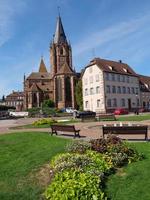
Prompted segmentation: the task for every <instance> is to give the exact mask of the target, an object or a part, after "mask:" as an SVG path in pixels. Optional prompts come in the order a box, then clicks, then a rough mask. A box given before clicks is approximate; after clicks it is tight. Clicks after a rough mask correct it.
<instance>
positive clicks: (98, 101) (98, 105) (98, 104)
mask: <svg viewBox="0 0 150 200" xmlns="http://www.w3.org/2000/svg"><path fill="white" fill-rule="evenodd" d="M99 107H100V99H97V108H99Z"/></svg>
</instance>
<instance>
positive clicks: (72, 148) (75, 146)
mask: <svg viewBox="0 0 150 200" xmlns="http://www.w3.org/2000/svg"><path fill="white" fill-rule="evenodd" d="M66 149H67V151H69V152H72V153H85V152H86V151H87V150H89V149H91V144H90V143H89V142H86V141H74V142H72V143H70V144H68V146H67V148H66Z"/></svg>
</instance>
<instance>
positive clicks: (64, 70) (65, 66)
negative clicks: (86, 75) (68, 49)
mask: <svg viewBox="0 0 150 200" xmlns="http://www.w3.org/2000/svg"><path fill="white" fill-rule="evenodd" d="M72 73H74V71H73V70H72V68H70V67H69V65H68V64H67V63H64V64H63V66H62V67H61V68H60V70H59V71H58V72H57V74H72Z"/></svg>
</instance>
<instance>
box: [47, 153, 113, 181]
mask: <svg viewBox="0 0 150 200" xmlns="http://www.w3.org/2000/svg"><path fill="white" fill-rule="evenodd" d="M51 167H52V168H53V170H54V172H55V173H61V172H62V171H64V170H69V169H78V170H79V171H81V172H88V173H90V174H96V175H98V176H100V177H102V176H103V175H104V173H105V172H108V171H109V169H110V168H111V167H112V163H111V162H108V163H107V160H106V159H105V157H103V155H102V154H100V153H97V152H94V151H90V150H88V151H87V152H86V153H85V154H77V153H73V154H72V153H65V154H60V155H57V156H56V157H55V158H54V159H53V160H52V161H51Z"/></svg>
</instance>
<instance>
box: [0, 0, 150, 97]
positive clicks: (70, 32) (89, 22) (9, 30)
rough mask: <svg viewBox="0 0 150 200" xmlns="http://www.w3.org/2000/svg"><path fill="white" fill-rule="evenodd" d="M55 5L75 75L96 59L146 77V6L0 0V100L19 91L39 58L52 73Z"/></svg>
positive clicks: (90, 0) (115, 0)
mask: <svg viewBox="0 0 150 200" xmlns="http://www.w3.org/2000/svg"><path fill="white" fill-rule="evenodd" d="M58 5H59V6H60V7H61V8H60V13H61V17H62V22H63V25H64V29H65V33H66V36H67V38H68V40H70V42H71V45H72V52H73V65H74V66H75V68H76V70H77V71H80V70H81V69H82V68H83V67H85V66H86V64H88V62H89V61H90V60H91V59H92V58H93V57H100V58H106V59H110V60H122V61H123V62H125V63H127V64H129V65H130V66H131V67H132V68H133V69H134V70H135V71H136V72H137V73H141V74H144V75H149V76H150V67H149V61H150V12H149V11H150V1H149V0H143V1H141V0H132V1H131V0H125V1H122V0H43V1H41V0H0V70H1V73H0V97H1V96H2V95H3V94H4V95H7V94H8V93H9V92H11V91H12V90H22V88H23V84H22V82H23V74H24V73H25V74H26V75H29V74H30V73H31V72H32V71H37V70H38V67H39V62H40V58H41V55H43V56H44V60H45V64H46V66H47V68H48V70H50V62H49V45H50V41H51V40H52V36H53V34H54V32H55V27H56V18H57V15H58V11H57V6H58Z"/></svg>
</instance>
